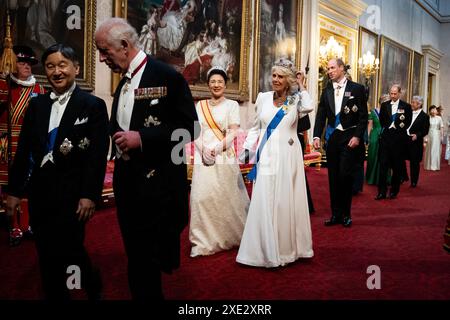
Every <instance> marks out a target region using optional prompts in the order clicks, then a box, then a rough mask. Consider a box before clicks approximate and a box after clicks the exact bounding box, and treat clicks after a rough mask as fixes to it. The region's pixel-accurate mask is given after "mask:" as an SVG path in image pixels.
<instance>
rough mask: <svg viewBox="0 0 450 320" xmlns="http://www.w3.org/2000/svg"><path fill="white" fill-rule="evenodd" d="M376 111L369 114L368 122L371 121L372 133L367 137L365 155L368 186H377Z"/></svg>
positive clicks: (378, 128) (377, 125) (377, 147)
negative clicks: (367, 143) (367, 142)
mask: <svg viewBox="0 0 450 320" xmlns="http://www.w3.org/2000/svg"><path fill="white" fill-rule="evenodd" d="M378 115H379V114H378V111H377V110H376V109H373V110H372V111H370V113H369V120H372V123H373V126H372V131H370V135H369V148H368V155H367V169H366V180H367V183H368V184H378V175H379V174H380V162H379V157H378V152H379V147H380V135H381V129H382V128H381V123H380V119H379V117H378Z"/></svg>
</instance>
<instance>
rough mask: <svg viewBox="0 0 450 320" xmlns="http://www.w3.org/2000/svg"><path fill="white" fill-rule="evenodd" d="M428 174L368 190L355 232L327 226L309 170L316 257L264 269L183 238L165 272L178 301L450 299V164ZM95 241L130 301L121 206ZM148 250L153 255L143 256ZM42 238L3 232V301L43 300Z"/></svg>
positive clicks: (356, 213) (91, 236)
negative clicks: (15, 243) (176, 264)
mask: <svg viewBox="0 0 450 320" xmlns="http://www.w3.org/2000/svg"><path fill="white" fill-rule="evenodd" d="M441 168H442V169H441V171H439V172H430V171H424V170H422V172H421V179H420V181H419V185H418V187H417V188H416V189H411V188H409V185H403V186H402V189H401V191H400V194H399V198H398V199H397V200H384V201H374V200H373V197H374V196H375V194H376V189H375V187H373V186H367V185H365V186H364V191H363V193H362V194H359V195H357V196H356V197H355V198H354V205H353V220H354V224H353V227H352V228H351V229H344V228H343V227H341V226H336V227H331V228H326V227H324V226H323V221H324V219H326V218H328V216H329V209H328V208H329V196H328V182H327V170H326V168H323V169H321V170H320V171H316V170H315V169H314V168H308V178H309V181H310V185H311V190H312V193H313V199H314V204H315V208H316V213H315V214H314V215H312V217H311V221H312V230H313V240H314V251H315V257H314V258H313V259H310V260H301V261H298V262H296V263H293V264H291V265H288V266H286V267H284V268H278V269H260V268H252V267H245V266H242V265H239V264H237V263H236V262H235V260H234V259H235V256H236V252H237V250H232V251H228V252H222V253H219V254H216V255H213V256H209V257H201V258H195V259H192V258H190V257H189V250H190V246H189V241H188V232H187V231H188V230H187V229H186V230H185V231H184V233H183V236H182V262H181V268H180V269H179V270H177V271H176V272H175V273H174V274H173V275H170V276H169V275H165V276H164V290H165V294H166V297H167V298H168V299H177V300H185V299H192V300H196V299H204V300H209V299H236V300H240V299H281V300H294V299H308V300H309V299H318V300H322V299H358V300H359V299H364V300H365V299H369V300H371V299H389V300H390V299H438V300H448V299H450V289H449V288H450V255H449V254H448V253H446V252H445V251H444V250H443V248H442V245H443V241H444V239H443V233H444V228H445V225H446V219H447V216H448V213H449V208H450V196H449V195H450V187H449V181H450V166H448V165H447V163H446V162H445V161H444V162H443V163H442V166H441ZM86 244H87V247H88V249H89V252H90V254H91V257H92V259H93V261H94V263H95V264H96V265H97V266H98V267H99V268H100V270H101V271H102V277H103V281H104V289H105V292H104V297H105V299H129V292H128V287H127V278H126V259H125V254H124V250H123V246H122V242H121V237H120V233H119V229H118V225H117V220H116V217H115V211H114V208H111V209H104V210H102V211H100V212H98V213H97V214H96V216H95V217H94V219H93V220H92V221H91V223H89V225H88V228H87V237H86ZM142 254H145V252H143V253H142ZM370 265H377V266H379V267H380V269H381V289H380V290H369V289H368V288H367V286H366V281H367V278H368V277H369V275H368V274H367V273H366V270H367V267H368V266H370ZM41 297H42V294H41V289H40V279H39V273H38V264H37V260H36V253H35V250H34V246H33V242H32V241H30V240H27V241H25V242H24V243H23V244H22V245H21V246H19V247H14V248H10V247H8V246H7V233H6V231H5V230H4V229H2V230H1V231H0V299H40V298H41Z"/></svg>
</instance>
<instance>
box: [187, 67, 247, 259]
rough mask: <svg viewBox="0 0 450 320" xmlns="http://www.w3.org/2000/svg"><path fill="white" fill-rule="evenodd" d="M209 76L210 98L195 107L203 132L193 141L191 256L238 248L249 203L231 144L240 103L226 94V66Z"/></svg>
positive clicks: (216, 69) (213, 69)
mask: <svg viewBox="0 0 450 320" xmlns="http://www.w3.org/2000/svg"><path fill="white" fill-rule="evenodd" d="M207 80H208V86H209V89H210V91H211V95H212V97H211V99H209V100H201V101H199V102H198V103H197V106H196V109H197V114H198V119H199V122H200V124H201V133H200V137H199V138H198V139H197V140H196V141H195V155H194V169H193V173H192V188H191V198H190V200H191V221H190V225H189V240H190V242H191V245H192V249H191V257H196V256H202V255H211V254H214V253H216V252H219V251H222V250H228V249H231V248H233V247H237V246H238V245H239V243H240V241H241V237H242V232H243V230H244V224H245V218H246V216H247V210H248V206H249V202H250V200H249V197H248V193H247V189H246V187H245V184H244V180H243V178H242V174H241V171H240V169H239V164H238V163H237V160H236V156H235V151H234V148H233V141H234V139H235V138H236V135H237V131H238V129H239V124H240V120H239V105H238V103H237V102H236V101H233V100H228V99H226V98H225V96H224V95H223V94H224V90H225V85H226V81H227V75H226V73H225V70H223V69H221V68H219V67H216V68H211V69H210V71H209V72H208V76H207Z"/></svg>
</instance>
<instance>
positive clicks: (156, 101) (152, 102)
mask: <svg viewBox="0 0 450 320" xmlns="http://www.w3.org/2000/svg"><path fill="white" fill-rule="evenodd" d="M158 103H159V99H153V100H152V101H150V105H151V106H154V105H155V104H158Z"/></svg>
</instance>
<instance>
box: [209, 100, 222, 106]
mask: <svg viewBox="0 0 450 320" xmlns="http://www.w3.org/2000/svg"><path fill="white" fill-rule="evenodd" d="M224 100H225V99H222V98H221V99H219V100H215V101H214V100H212V99H209V104H210V105H212V106H213V107H215V106H217V105H218V104H220V103H221V102H222V101H224Z"/></svg>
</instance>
